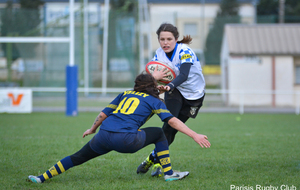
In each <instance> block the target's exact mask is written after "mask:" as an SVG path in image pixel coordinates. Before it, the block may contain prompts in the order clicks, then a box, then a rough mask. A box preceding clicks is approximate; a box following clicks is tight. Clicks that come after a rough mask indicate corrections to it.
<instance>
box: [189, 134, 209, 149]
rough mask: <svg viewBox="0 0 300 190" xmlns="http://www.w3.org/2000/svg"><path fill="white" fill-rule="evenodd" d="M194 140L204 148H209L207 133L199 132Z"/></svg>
mask: <svg viewBox="0 0 300 190" xmlns="http://www.w3.org/2000/svg"><path fill="white" fill-rule="evenodd" d="M193 139H194V141H195V142H196V143H198V144H199V145H200V146H201V147H202V148H204V147H205V148H209V147H210V142H209V141H208V140H207V139H208V138H207V136H206V135H201V134H197V135H195V136H194V137H193Z"/></svg>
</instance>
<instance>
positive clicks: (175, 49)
mask: <svg viewBox="0 0 300 190" xmlns="http://www.w3.org/2000/svg"><path fill="white" fill-rule="evenodd" d="M177 46H178V43H176V45H175V48H174V50H173V54H172V57H171V59H170V58H169V57H168V56H167V54H166V56H167V58H168V59H169V60H170V61H171V62H172V60H173V58H174V55H175V53H176V51H177Z"/></svg>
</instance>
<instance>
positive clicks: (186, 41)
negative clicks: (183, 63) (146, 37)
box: [156, 23, 193, 44]
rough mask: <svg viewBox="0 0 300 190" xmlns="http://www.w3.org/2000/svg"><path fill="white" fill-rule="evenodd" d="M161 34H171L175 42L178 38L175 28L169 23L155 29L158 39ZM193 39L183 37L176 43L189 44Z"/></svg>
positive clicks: (187, 36) (188, 36)
mask: <svg viewBox="0 0 300 190" xmlns="http://www.w3.org/2000/svg"><path fill="white" fill-rule="evenodd" d="M161 32H171V33H172V34H173V36H174V37H175V39H176V40H178V38H179V32H178V30H177V27H176V26H173V25H172V24H170V23H162V24H161V25H160V27H159V28H158V29H157V31H156V34H157V37H158V38H159V35H160V33H161ZM192 40H193V38H192V37H191V36H190V35H186V36H183V38H182V40H180V41H177V43H183V44H190V43H191V42H192Z"/></svg>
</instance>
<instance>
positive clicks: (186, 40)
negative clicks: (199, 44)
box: [177, 35, 193, 44]
mask: <svg viewBox="0 0 300 190" xmlns="http://www.w3.org/2000/svg"><path fill="white" fill-rule="evenodd" d="M192 40H193V38H192V37H191V36H190V35H186V36H183V38H182V40H180V41H177V43H182V44H190V43H191V42H192Z"/></svg>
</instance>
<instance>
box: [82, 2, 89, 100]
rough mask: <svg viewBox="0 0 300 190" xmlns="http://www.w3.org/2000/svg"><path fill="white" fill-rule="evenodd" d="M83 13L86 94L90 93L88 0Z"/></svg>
mask: <svg viewBox="0 0 300 190" xmlns="http://www.w3.org/2000/svg"><path fill="white" fill-rule="evenodd" d="M83 7H84V9H83V10H84V14H83V20H84V21H83V31H84V40H83V42H84V90H85V92H84V95H85V96H88V95H89V91H88V90H89V34H88V33H89V30H88V26H89V19H88V18H89V17H88V0H84V5H83Z"/></svg>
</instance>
